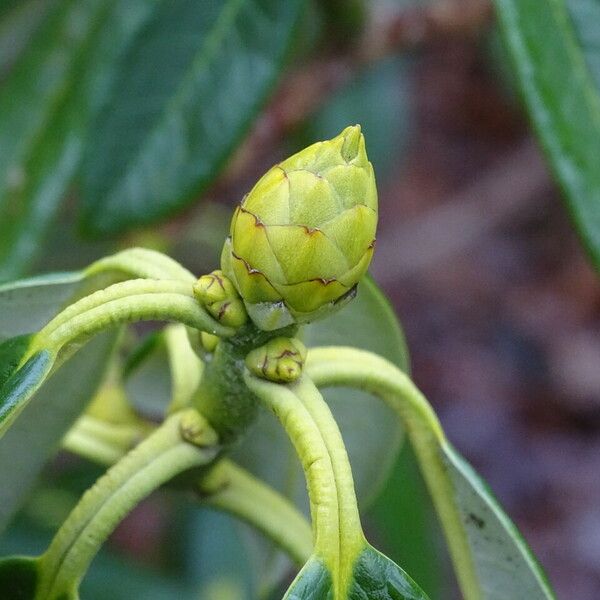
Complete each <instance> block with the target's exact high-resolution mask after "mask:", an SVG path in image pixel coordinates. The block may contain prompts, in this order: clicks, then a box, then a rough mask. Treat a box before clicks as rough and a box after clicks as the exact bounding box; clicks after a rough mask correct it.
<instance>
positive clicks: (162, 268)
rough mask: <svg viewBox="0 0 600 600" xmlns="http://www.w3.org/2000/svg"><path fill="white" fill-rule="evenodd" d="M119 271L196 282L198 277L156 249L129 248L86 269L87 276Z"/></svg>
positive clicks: (145, 276)
mask: <svg viewBox="0 0 600 600" xmlns="http://www.w3.org/2000/svg"><path fill="white" fill-rule="evenodd" d="M110 271H119V272H121V273H123V274H125V275H129V276H132V277H136V278H137V277H143V278H145V279H179V280H181V281H189V282H190V283H194V282H195V281H196V277H195V276H194V275H193V274H192V273H191V272H190V271H188V270H187V269H186V268H185V267H183V266H181V265H180V264H179V263H178V262H177V261H175V260H173V259H172V258H170V257H168V256H166V255H165V254H162V253H161V252H156V251H155V250H147V249H146V248H128V249H127V250H123V251H122V252H117V253H116V254H113V255H112V256H107V257H105V258H101V259H100V260H97V261H96V262H94V263H92V264H91V265H90V266H89V267H88V268H87V269H85V274H86V276H88V277H89V276H93V275H100V274H104V273H106V272H110Z"/></svg>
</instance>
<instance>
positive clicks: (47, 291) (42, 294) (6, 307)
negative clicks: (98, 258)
mask: <svg viewBox="0 0 600 600" xmlns="http://www.w3.org/2000/svg"><path fill="white" fill-rule="evenodd" d="M84 278H85V273H84V272H83V271H74V272H71V273H52V274H49V275H40V276H37V277H31V278H29V279H21V280H19V281H14V282H11V283H6V284H4V285H0V341H1V340H5V339H7V338H11V337H15V336H18V335H21V334H24V333H31V332H32V331H37V330H38V329H41V328H42V327H43V326H44V325H45V324H46V323H47V322H48V321H49V320H50V319H51V318H52V317H53V316H54V315H56V314H57V313H58V311H59V310H60V309H61V308H62V307H63V306H64V305H65V304H66V303H67V302H68V301H69V300H70V299H72V298H73V297H74V296H75V295H76V294H77V291H78V290H79V288H80V286H81V284H82V281H83V280H84ZM0 364H1V363H0Z"/></svg>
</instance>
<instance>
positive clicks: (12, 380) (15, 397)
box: [0, 336, 55, 436]
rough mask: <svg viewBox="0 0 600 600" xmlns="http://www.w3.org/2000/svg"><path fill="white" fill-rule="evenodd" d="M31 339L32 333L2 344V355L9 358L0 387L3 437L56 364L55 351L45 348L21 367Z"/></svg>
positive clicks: (0, 428) (0, 417)
mask: <svg viewBox="0 0 600 600" xmlns="http://www.w3.org/2000/svg"><path fill="white" fill-rule="evenodd" d="M30 340H31V338H30V336H25V337H21V338H16V339H14V338H12V339H9V340H6V341H5V342H3V343H2V344H1V345H0V357H1V358H2V359H3V360H4V361H5V363H4V364H3V365H2V370H3V372H4V373H5V375H4V377H3V379H4V381H3V383H2V386H1V387H0V436H2V435H3V434H4V433H5V432H6V430H7V429H8V428H9V427H10V425H11V424H12V422H13V421H14V419H16V417H17V415H18V414H19V413H20V412H21V411H22V410H23V408H24V407H25V405H26V404H27V402H29V400H30V399H31V397H32V396H33V395H34V394H35V392H36V391H37V389H38V388H39V387H40V386H41V385H42V383H43V381H44V379H46V377H47V376H48V374H49V373H50V369H51V368H52V365H53V364H54V359H55V357H54V356H53V355H52V353H51V352H48V351H47V350H41V351H40V352H38V353H36V354H34V355H33V356H31V357H30V358H29V359H28V360H27V362H25V364H23V365H22V366H21V367H19V364H20V362H21V359H22V358H23V357H24V356H25V353H26V352H27V350H28V349H29V342H30ZM25 342H26V343H25Z"/></svg>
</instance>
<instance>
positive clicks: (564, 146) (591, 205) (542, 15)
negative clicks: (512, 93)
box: [495, 0, 600, 269]
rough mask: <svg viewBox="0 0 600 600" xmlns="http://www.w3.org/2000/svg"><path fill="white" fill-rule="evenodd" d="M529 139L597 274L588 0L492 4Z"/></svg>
mask: <svg viewBox="0 0 600 600" xmlns="http://www.w3.org/2000/svg"><path fill="white" fill-rule="evenodd" d="M495 4H496V9H497V13H498V17H499V21H500V24H501V26H502V31H503V35H504V39H505V42H506V45H507V47H508V50H509V52H510V55H511V56H512V60H513V64H514V69H515V72H516V74H517V79H518V81H519V84H520V88H521V92H522V95H523V98H524V100H525V104H526V106H527V109H528V111H529V115H530V117H531V120H532V122H533V125H534V127H535V129H536V132H537V135H538V137H539V139H540V141H541V143H542V146H543V147H544V151H545V153H546V156H547V157H548V160H549V162H550V165H551V166H552V169H553V171H554V173H555V175H556V178H557V179H558V181H559V183H560V185H561V186H562V188H563V190H564V194H565V198H566V201H567V205H568V208H569V210H570V213H571V215H572V217H573V220H574V222H575V225H576V227H577V229H578V231H579V233H580V235H581V238H582V240H583V242H584V244H585V245H586V247H587V249H588V251H589V253H590V255H591V257H592V260H593V262H594V264H595V266H596V268H597V269H600V171H599V170H598V156H600V60H599V54H598V22H599V20H600V5H599V4H598V2H596V0H579V1H578V2H567V1H566V0H550V1H549V2H539V1H538V0H495Z"/></svg>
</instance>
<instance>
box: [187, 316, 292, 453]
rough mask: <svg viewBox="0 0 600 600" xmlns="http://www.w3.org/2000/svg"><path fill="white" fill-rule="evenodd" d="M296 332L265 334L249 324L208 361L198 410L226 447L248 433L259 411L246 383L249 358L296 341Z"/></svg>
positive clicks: (197, 400) (196, 403) (221, 343)
mask: <svg viewBox="0 0 600 600" xmlns="http://www.w3.org/2000/svg"><path fill="white" fill-rule="evenodd" d="M296 331H297V327H295V326H294V327H288V328H286V329H285V330H279V331H278V332H272V331H261V330H260V329H258V328H257V327H256V326H255V325H253V324H252V323H251V322H248V323H247V324H246V325H245V326H244V327H242V328H240V329H238V330H237V331H236V332H235V335H233V336H231V337H229V338H227V339H221V340H220V341H219V343H218V345H217V347H216V349H215V351H214V353H212V355H211V356H210V357H209V358H208V359H207V361H206V365H205V367H204V371H203V373H202V380H201V382H200V386H199V388H198V391H197V393H196V395H195V397H194V406H195V407H196V408H197V409H198V411H199V412H200V413H202V414H203V415H204V416H205V417H206V418H207V419H208V422H209V423H210V424H211V426H212V427H213V429H214V430H215V431H216V432H217V433H218V434H219V439H220V440H221V442H222V443H223V444H224V445H230V444H232V443H233V442H235V441H236V440H237V439H238V438H239V436H240V435H243V434H244V433H245V432H246V431H247V430H248V427H249V426H250V424H251V423H252V421H253V420H254V418H255V417H256V413H257V409H258V400H257V398H256V396H255V395H254V394H252V393H251V391H250V390H249V389H248V387H247V386H246V382H245V381H244V376H243V373H244V371H245V369H246V367H245V366H244V360H245V358H246V356H247V355H248V353H249V352H250V351H251V350H253V349H254V348H258V347H259V346H262V345H264V344H266V343H267V342H268V341H269V340H270V339H271V338H273V337H278V336H287V337H292V336H293V335H294V334H295V333H296Z"/></svg>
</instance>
